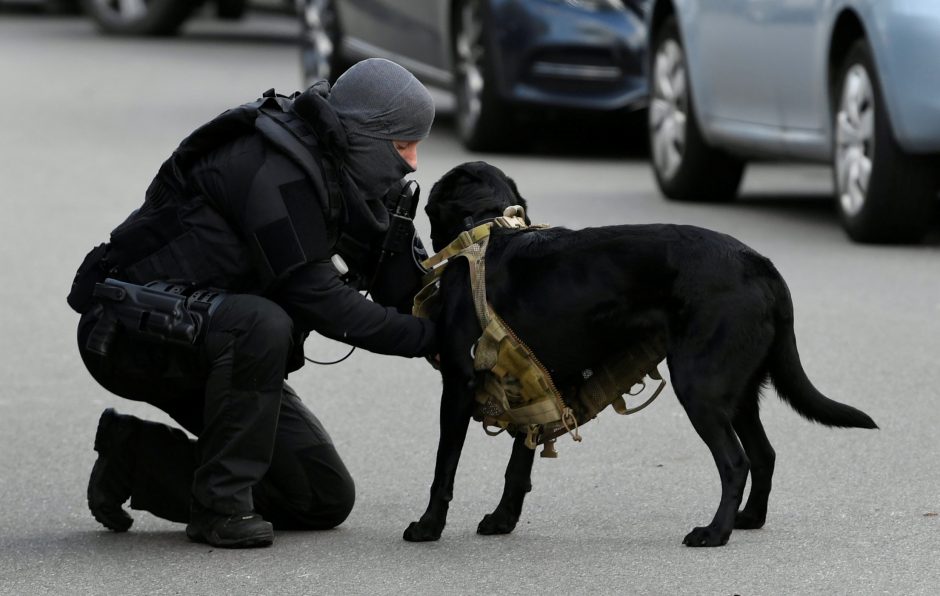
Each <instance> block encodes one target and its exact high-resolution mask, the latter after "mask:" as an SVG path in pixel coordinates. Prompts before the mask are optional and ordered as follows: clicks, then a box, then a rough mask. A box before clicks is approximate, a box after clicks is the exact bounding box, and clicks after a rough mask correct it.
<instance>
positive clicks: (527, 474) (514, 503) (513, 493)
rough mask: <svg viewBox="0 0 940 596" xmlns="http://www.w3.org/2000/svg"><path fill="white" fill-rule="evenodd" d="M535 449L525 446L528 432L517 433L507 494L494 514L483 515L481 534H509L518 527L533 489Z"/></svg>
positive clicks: (509, 470) (508, 476)
mask: <svg viewBox="0 0 940 596" xmlns="http://www.w3.org/2000/svg"><path fill="white" fill-rule="evenodd" d="M534 459H535V450H534V449H529V448H528V447H526V445H525V434H524V433H523V434H520V435H519V436H517V437H516V438H515V440H514V442H513V444H512V455H511V456H510V457H509V464H508V465H507V466H506V484H505V487H504V488H503V497H502V498H501V499H500V501H499V505H497V506H496V509H495V510H494V511H493V513H488V514H486V515H485V516H483V520H482V521H481V522H480V524H479V525H478V526H477V534H484V535H493V534H508V533H510V532H512V531H513V529H514V528H515V527H516V522H518V521H519V516H520V515H521V514H522V501H523V500H524V499H525V495H526V493H528V492H529V491H531V490H532V480H531V478H532V462H533V460H534Z"/></svg>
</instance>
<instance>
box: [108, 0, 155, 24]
mask: <svg viewBox="0 0 940 596" xmlns="http://www.w3.org/2000/svg"><path fill="white" fill-rule="evenodd" d="M95 5H96V6H98V9H99V10H101V11H103V12H107V13H110V14H111V16H112V17H113V18H115V19H116V20H120V21H124V22H131V21H137V20H140V19H142V18H144V17H145V16H147V10H148V6H147V5H148V1H147V0H95Z"/></svg>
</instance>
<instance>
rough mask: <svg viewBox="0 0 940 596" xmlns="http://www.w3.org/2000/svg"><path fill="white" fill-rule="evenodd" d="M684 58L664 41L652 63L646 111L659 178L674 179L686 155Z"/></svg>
mask: <svg viewBox="0 0 940 596" xmlns="http://www.w3.org/2000/svg"><path fill="white" fill-rule="evenodd" d="M688 105H689V100H688V90H687V85H686V73H685V57H684V56H683V54H682V48H681V47H680V46H679V44H678V42H676V40H674V39H667V40H666V42H665V43H663V44H662V45H661V46H660V47H659V49H658V51H657V52H656V59H655V61H654V63H653V94H652V100H651V101H650V108H649V122H650V133H651V135H652V141H653V143H652V145H653V163H654V164H655V166H656V171H657V172H659V174H660V176H661V177H662V178H663V179H665V180H669V179H671V178H672V177H673V176H675V174H676V171H678V169H679V166H681V165H682V158H683V156H684V155H685V135H686V124H687V122H688Z"/></svg>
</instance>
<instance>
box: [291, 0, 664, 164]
mask: <svg viewBox="0 0 940 596" xmlns="http://www.w3.org/2000/svg"><path fill="white" fill-rule="evenodd" d="M648 2H649V0H298V4H299V5H298V11H299V15H300V21H301V27H302V29H303V33H302V40H301V44H302V48H301V57H302V65H303V71H304V76H305V78H306V81H307V82H308V83H309V82H312V81H314V80H317V79H329V80H333V79H335V78H336V76H338V74H339V73H340V72H342V70H343V69H344V67H346V66H348V65H349V64H351V63H353V62H355V61H357V60H361V59H364V58H370V57H382V58H388V59H389V60H393V61H395V62H398V63H399V64H401V65H402V66H404V67H406V68H408V69H409V70H410V71H411V72H413V73H414V74H415V75H416V76H417V77H418V78H420V79H421V80H422V81H424V82H425V83H427V84H430V85H434V86H437V87H442V88H444V89H451V90H453V91H454V92H455V94H456V99H457V112H458V113H457V122H458V130H459V133H460V137H461V139H462V140H463V142H464V144H465V145H466V146H467V147H468V148H470V149H487V148H495V147H499V146H501V145H504V144H505V137H506V134H505V133H506V131H507V130H508V129H507V126H508V125H509V123H510V122H511V120H512V113H513V111H514V110H518V109H524V108H526V107H543V106H549V107H558V108H573V109H588V110H598V111H615V110H622V109H631V108H639V107H642V106H644V105H645V102H646V95H647V90H646V87H647V82H646V76H645V66H644V60H645V54H646V43H647V39H646V25H645V19H644V15H645V8H646V5H647V4H648Z"/></svg>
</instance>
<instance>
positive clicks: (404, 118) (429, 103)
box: [328, 58, 434, 231]
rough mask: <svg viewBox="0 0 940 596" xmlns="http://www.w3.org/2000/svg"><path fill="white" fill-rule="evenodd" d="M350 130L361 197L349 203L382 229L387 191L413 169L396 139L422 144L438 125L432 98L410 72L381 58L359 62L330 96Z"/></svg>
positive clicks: (350, 166) (350, 171)
mask: <svg viewBox="0 0 940 596" xmlns="http://www.w3.org/2000/svg"><path fill="white" fill-rule="evenodd" d="M328 101H329V103H330V105H331V106H332V107H333V109H334V111H335V112H336V114H337V116H339V119H340V121H341V122H342V123H343V126H344V128H345V129H346V134H347V137H348V140H349V148H348V151H347V154H346V160H345V170H346V173H347V175H348V176H349V179H350V181H351V182H352V184H353V186H355V188H356V190H357V191H358V194H359V196H358V197H347V198H346V201H347V205H348V206H349V207H350V208H352V209H355V210H356V211H357V215H359V216H360V217H361V218H364V222H363V223H366V224H367V225H368V227H370V228H373V229H375V230H378V231H384V230H385V229H386V228H387V227H388V212H387V211H386V210H385V206H384V205H383V204H382V197H383V196H384V195H385V193H386V191H387V190H388V189H389V188H390V187H391V186H392V185H393V184H395V183H397V182H398V181H400V180H401V179H402V178H403V177H405V175H407V174H410V173H411V172H413V171H414V169H413V168H412V167H411V166H410V165H408V162H406V161H405V160H404V159H403V158H402V156H401V155H400V154H399V153H398V151H397V150H396V149H395V146H394V145H393V144H392V141H393V140H394V141H419V140H421V139H423V138H425V137H427V136H428V133H429V132H430V130H431V123H432V122H433V121H434V102H433V100H432V99H431V94H430V93H428V90H427V89H425V87H424V85H422V84H421V83H420V82H419V81H418V79H416V78H415V77H414V75H412V74H411V73H410V72H408V71H407V70H405V69H404V68H402V67H401V66H399V65H398V64H395V63H394V62H391V61H389V60H384V59H381V58H370V59H368V60H363V61H362V62H359V63H357V64H355V65H354V66H353V67H352V68H350V69H349V70H347V71H346V72H345V73H343V74H342V76H340V77H339V79H337V80H336V84H335V85H333V88H332V90H331V91H330V96H329V98H328Z"/></svg>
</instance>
